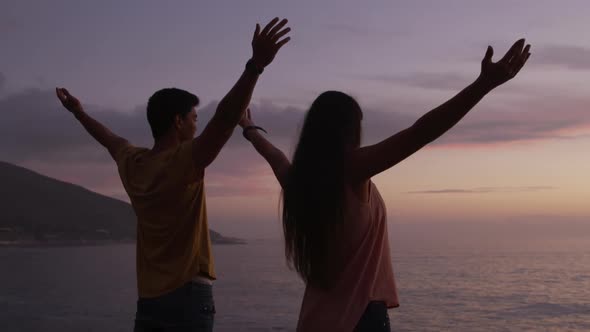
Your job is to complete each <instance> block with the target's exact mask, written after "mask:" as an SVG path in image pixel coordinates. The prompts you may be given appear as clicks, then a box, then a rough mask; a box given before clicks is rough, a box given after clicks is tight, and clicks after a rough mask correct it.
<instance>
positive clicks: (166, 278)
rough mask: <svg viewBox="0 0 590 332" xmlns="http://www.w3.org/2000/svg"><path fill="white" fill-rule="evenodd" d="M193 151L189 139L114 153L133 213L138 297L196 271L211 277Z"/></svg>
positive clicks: (163, 289)
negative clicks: (160, 147)
mask: <svg viewBox="0 0 590 332" xmlns="http://www.w3.org/2000/svg"><path fill="white" fill-rule="evenodd" d="M192 156H193V154H192V141H188V142H184V143H182V144H180V145H179V146H178V147H176V148H173V149H169V150H166V151H162V152H160V153H158V154H152V153H151V152H150V150H148V149H145V148H137V147H131V146H129V147H127V148H124V149H122V150H121V152H119V153H118V155H117V156H116V158H115V159H116V161H117V166H118V170H119V175H120V177H121V181H122V182H123V186H124V187H125V190H126V191H127V194H128V195H129V198H130V199H131V204H132V205H133V209H134V211H135V214H136V215H137V285H138V292H139V296H140V297H143V298H149V297H156V296H160V295H163V294H165V293H167V292H170V291H172V290H174V289H176V288H179V287H180V286H182V285H183V284H185V283H186V282H188V281H190V280H191V279H193V278H194V277H196V276H198V275H202V276H206V277H208V278H211V279H215V272H214V265H213V257H212V254H211V242H210V239H209V228H208V224H207V211H206V208H205V193H204V183H203V175H204V170H203V169H198V168H196V167H195V164H194V162H193V157H192Z"/></svg>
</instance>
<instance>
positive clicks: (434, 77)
mask: <svg viewBox="0 0 590 332" xmlns="http://www.w3.org/2000/svg"><path fill="white" fill-rule="evenodd" d="M364 79H366V80H371V81H377V82H383V83H388V84H400V85H406V86H410V87H416V88H422V89H434V90H456V91H459V90H461V89H463V88H464V87H465V86H467V84H469V83H470V82H471V81H472V80H473V78H472V77H468V76H467V75H461V74H457V73H423V72H416V73H409V74H402V75H394V74H392V75H388V74H380V75H373V76H367V77H364Z"/></svg>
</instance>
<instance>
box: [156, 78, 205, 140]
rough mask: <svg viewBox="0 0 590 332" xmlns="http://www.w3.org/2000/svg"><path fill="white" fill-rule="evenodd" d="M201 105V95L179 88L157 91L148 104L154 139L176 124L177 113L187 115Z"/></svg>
mask: <svg viewBox="0 0 590 332" xmlns="http://www.w3.org/2000/svg"><path fill="white" fill-rule="evenodd" d="M197 105H199V97H197V96H195V95H194V94H192V93H190V92H188V91H185V90H181V89H177V88H166V89H162V90H159V91H156V92H155V93H154V94H153V95H152V96H151V97H150V99H149V101H148V105H147V118H148V122H149V124H150V127H151V128H152V136H153V137H154V139H157V138H159V137H162V136H163V135H165V134H166V133H167V132H168V130H169V129H170V128H171V127H172V125H173V124H174V118H175V117H176V115H180V116H185V115H186V114H187V113H189V112H190V111H191V110H192V108H193V107H195V106H197Z"/></svg>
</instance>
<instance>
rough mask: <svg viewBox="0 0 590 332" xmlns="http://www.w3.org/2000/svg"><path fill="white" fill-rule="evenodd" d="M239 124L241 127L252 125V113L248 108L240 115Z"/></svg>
mask: <svg viewBox="0 0 590 332" xmlns="http://www.w3.org/2000/svg"><path fill="white" fill-rule="evenodd" d="M239 125H240V127H242V128H245V127H248V126H253V125H254V122H253V121H252V115H251V114H250V109H249V108H248V109H247V110H246V111H245V112H244V114H243V115H242V119H241V120H240V123H239Z"/></svg>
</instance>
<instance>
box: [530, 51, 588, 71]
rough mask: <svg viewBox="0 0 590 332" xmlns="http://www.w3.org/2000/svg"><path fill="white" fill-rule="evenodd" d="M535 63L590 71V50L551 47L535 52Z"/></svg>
mask: <svg viewBox="0 0 590 332" xmlns="http://www.w3.org/2000/svg"><path fill="white" fill-rule="evenodd" d="M534 53H535V54H533V56H534V62H535V63H536V64H539V65H551V66H559V67H565V68H567V69H572V70H590V49H588V48H585V47H580V46H566V45H551V46H544V47H541V48H539V49H538V50H535V51H534Z"/></svg>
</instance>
